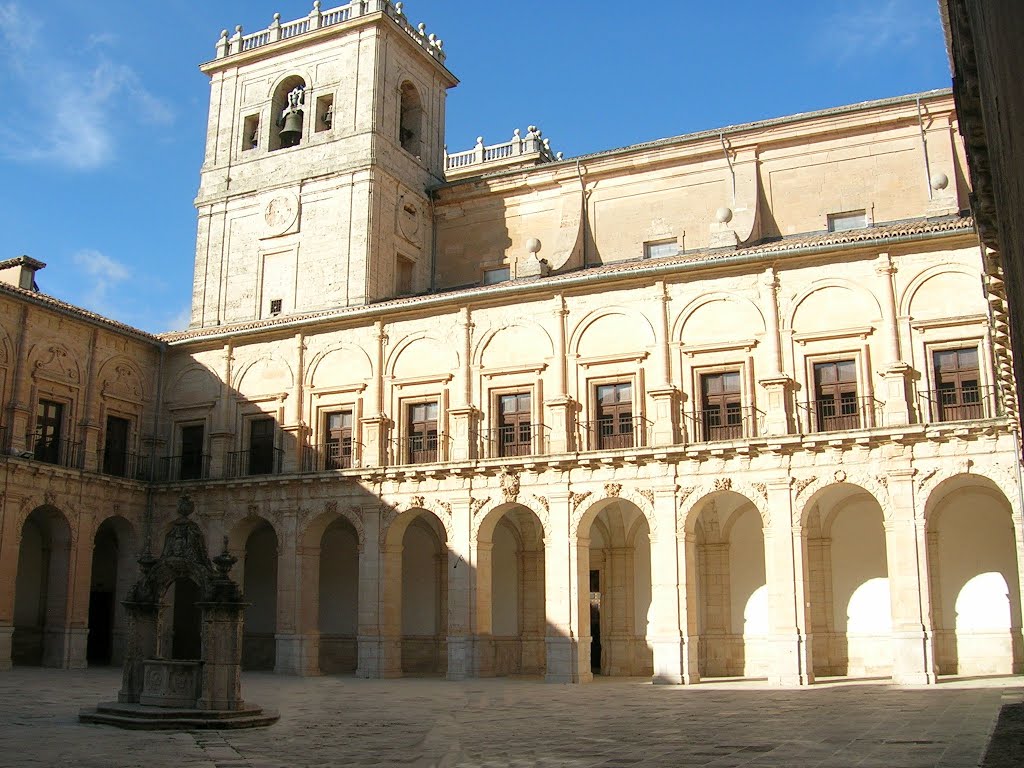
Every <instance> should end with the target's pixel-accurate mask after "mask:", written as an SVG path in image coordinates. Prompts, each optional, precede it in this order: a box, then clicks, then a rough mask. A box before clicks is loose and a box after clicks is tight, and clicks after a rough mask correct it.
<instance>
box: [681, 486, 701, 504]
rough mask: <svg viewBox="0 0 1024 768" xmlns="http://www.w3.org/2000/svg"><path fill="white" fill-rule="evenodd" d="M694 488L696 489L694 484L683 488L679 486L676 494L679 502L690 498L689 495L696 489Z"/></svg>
mask: <svg viewBox="0 0 1024 768" xmlns="http://www.w3.org/2000/svg"><path fill="white" fill-rule="evenodd" d="M696 490H697V486H695V485H688V486H686V487H685V488H680V489H679V494H678V495H677V498H678V499H679V503H680V504H682V503H683V502H684V501H686V500H687V499H688V498H690V496H692V495H693V492H694V491H696Z"/></svg>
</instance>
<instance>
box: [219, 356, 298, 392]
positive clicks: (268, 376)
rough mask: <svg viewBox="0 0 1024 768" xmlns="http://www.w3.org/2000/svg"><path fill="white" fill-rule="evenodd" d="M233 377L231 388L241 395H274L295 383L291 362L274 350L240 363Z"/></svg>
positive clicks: (289, 388) (288, 388) (286, 389)
mask: <svg viewBox="0 0 1024 768" xmlns="http://www.w3.org/2000/svg"><path fill="white" fill-rule="evenodd" d="M233 378H234V380H233V382H232V384H233V389H234V390H235V392H236V393H237V394H238V395H240V396H242V397H258V396H261V395H270V394H274V395H276V394H280V393H282V392H287V391H289V390H291V388H292V387H293V386H294V385H295V372H294V371H293V370H292V366H291V364H290V363H289V362H288V361H287V360H285V359H284V358H282V357H281V356H280V355H278V354H276V353H274V352H270V353H268V354H265V355H260V356H259V357H257V358H256V359H254V360H249V361H248V362H245V363H242V365H240V366H239V367H238V372H237V375H235V376H234V377H233Z"/></svg>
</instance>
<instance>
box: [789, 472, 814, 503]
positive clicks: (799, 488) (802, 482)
mask: <svg viewBox="0 0 1024 768" xmlns="http://www.w3.org/2000/svg"><path fill="white" fill-rule="evenodd" d="M817 479H818V478H816V477H802V478H800V479H799V480H796V481H795V482H794V483H793V487H794V488H796V493H795V494H794V495H793V498H800V494H801V493H803V492H804V490H805V489H806V488H807V486H809V485H810V484H811V483H813V482H814V481H815V480H817Z"/></svg>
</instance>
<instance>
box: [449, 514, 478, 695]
mask: <svg viewBox="0 0 1024 768" xmlns="http://www.w3.org/2000/svg"><path fill="white" fill-rule="evenodd" d="M451 510H452V531H451V536H450V538H449V540H448V601H447V602H448V679H449V680H465V679H466V678H467V677H469V676H470V675H471V674H472V669H473V653H472V651H473V648H472V645H473V644H472V626H473V616H472V614H473V586H474V584H473V566H472V563H473V560H472V554H471V553H470V548H469V540H470V533H471V531H472V526H473V513H472V510H471V508H470V499H469V498H468V497H464V498H460V499H456V500H454V501H453V502H452V505H451Z"/></svg>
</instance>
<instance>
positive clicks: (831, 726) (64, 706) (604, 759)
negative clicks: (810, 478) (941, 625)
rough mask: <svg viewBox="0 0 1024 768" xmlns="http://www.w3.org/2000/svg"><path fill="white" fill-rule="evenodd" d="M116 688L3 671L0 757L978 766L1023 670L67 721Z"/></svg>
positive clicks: (325, 687)
mask: <svg viewBox="0 0 1024 768" xmlns="http://www.w3.org/2000/svg"><path fill="white" fill-rule="evenodd" d="M118 684H119V673H118V672H117V671H116V670H90V671H88V672H61V671H56V670H40V669H32V670H29V669H16V670H15V671H13V672H10V673H0V766H18V767H19V768H25V767H27V766H47V767H48V768H49V767H52V766H76V768H111V767H113V766H117V767H118V768H121V767H129V766H139V767H140V768H142V767H143V766H145V767H146V768H161V767H162V766H175V767H178V766H188V767H189V768H284V767H286V766H287V768H297V767H298V766H303V767H305V766H325V767H327V766H330V767H331V768H334V767H336V766H398V765H412V766H424V767H425V766H439V767H440V766H494V767H495V768H498V767H499V766H523V768H525V767H526V766H579V767H580V768H583V767H584V766H608V767H610V768H614V767H615V766H618V767H620V768H627V767H632V766H698V765H700V766H878V767H879V768H902V767H904V766H906V767H910V766H976V765H982V764H983V759H984V755H985V751H986V746H987V745H988V743H989V739H990V736H991V735H992V732H993V729H994V727H995V725H996V722H997V719H998V717H999V713H1000V707H1001V705H1002V704H1004V703H1005V704H1011V705H1012V704H1014V703H1015V702H1020V701H1024V680H1022V679H1021V678H1008V679H999V680H984V681H958V682H952V683H944V684H942V685H940V686H937V687H935V688H931V689H915V690H900V689H896V688H893V687H891V686H888V685H885V684H877V683H856V684H854V683H842V684H824V685H819V686H815V687H814V688H812V689H810V690H802V691H777V690H771V689H768V688H765V687H763V686H760V685H758V684H750V683H716V684H711V685H702V686H698V687H694V688H681V687H662V686H652V685H650V684H649V683H646V682H641V681H600V682H597V683H594V684H593V685H587V686H573V687H570V686H556V685H545V684H543V683H541V682H538V681H527V680H482V681H481V680H474V681H469V682H465V683H448V682H445V681H443V680H434V679H407V680H392V681H378V680H356V679H353V678H318V679H310V680H302V679H297V678H290V677H277V676H274V675H271V674H247V675H246V676H245V677H244V679H243V686H244V689H243V690H244V693H245V695H246V698H247V699H248V700H250V701H253V702H254V703H258V704H262V705H265V706H269V707H272V708H276V709H278V710H280V712H281V721H280V723H278V724H277V725H275V726H273V727H271V728H269V729H264V730H256V731H241V732H206V733H196V734H190V733H148V732H134V731H121V730H117V729H111V728H105V727H102V726H83V725H79V724H78V722H77V714H78V710H79V708H81V707H85V706H88V705H90V704H94V703H96V702H97V701H100V700H105V701H109V700H112V699H114V698H116V696H115V693H116V690H117V688H118ZM1004 720H1007V721H1008V722H1010V721H1013V720H1014V719H1013V718H1006V717H1004ZM1011 725H1012V722H1011ZM1001 727H1002V726H1001ZM996 743H1001V746H1000V747H999V750H1000V752H999V754H990V755H989V757H988V759H987V760H985V762H984V764H985V765H992V766H1003V765H1006V766H1010V765H1015V764H1016V765H1020V764H1021V763H1019V762H1013V761H1015V760H1017V758H1018V757H1019V755H1020V753H1019V752H1018V753H1016V754H1013V750H1014V749H1020V731H1019V730H1018V731H1017V732H1016V735H1014V733H1012V732H1010V731H1007V732H1006V733H1004V738H1003V739H1002V741H1001V742H999V740H997V742H996Z"/></svg>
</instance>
